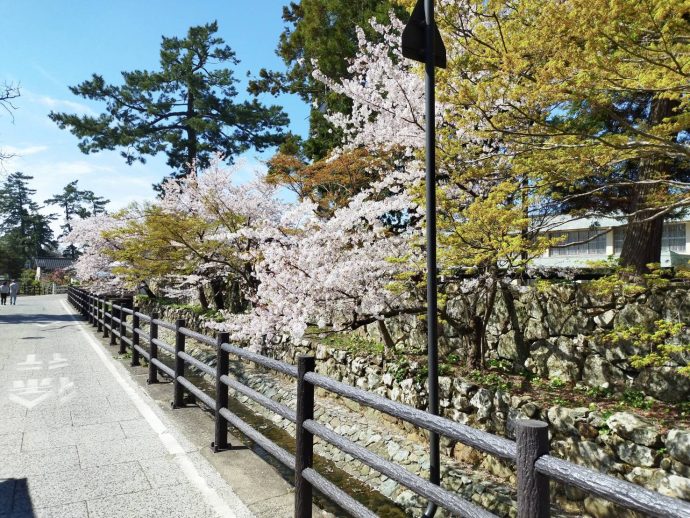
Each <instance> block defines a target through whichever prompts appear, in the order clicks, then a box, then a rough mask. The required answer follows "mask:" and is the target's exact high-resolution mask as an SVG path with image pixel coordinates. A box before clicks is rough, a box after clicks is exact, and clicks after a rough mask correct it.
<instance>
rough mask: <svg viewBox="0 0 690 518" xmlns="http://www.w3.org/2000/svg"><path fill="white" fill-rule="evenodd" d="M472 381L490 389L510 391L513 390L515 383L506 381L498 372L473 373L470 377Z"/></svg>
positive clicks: (476, 371)
mask: <svg viewBox="0 0 690 518" xmlns="http://www.w3.org/2000/svg"><path fill="white" fill-rule="evenodd" d="M468 377H469V378H470V379H471V380H472V381H475V382H477V383H479V384H480V385H484V386H486V387H489V388H494V389H500V390H504V391H509V390H511V389H512V388H513V383H512V382H511V381H510V380H507V379H505V377H504V376H501V375H500V374H497V373H496V372H484V371H478V370H475V371H472V372H470V374H469V376H468Z"/></svg>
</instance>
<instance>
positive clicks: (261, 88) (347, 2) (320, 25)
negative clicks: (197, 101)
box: [250, 0, 403, 160]
mask: <svg viewBox="0 0 690 518" xmlns="http://www.w3.org/2000/svg"><path fill="white" fill-rule="evenodd" d="M391 9H393V10H397V12H398V13H400V14H402V13H403V11H402V10H401V9H400V8H399V7H397V6H395V5H394V2H392V1H390V0H357V1H356V2H353V1H352V0H299V1H293V2H290V3H289V4H288V5H287V6H285V7H284V8H283V21H284V22H285V29H284V31H283V33H282V34H281V35H280V43H279V44H278V49H277V52H278V55H279V56H280V57H281V58H282V59H283V61H284V62H285V64H286V65H287V72H286V73H280V72H275V71H268V70H261V71H260V72H259V77H258V78H256V79H254V80H253V81H251V83H250V91H252V92H253V93H255V94H259V93H262V92H269V93H272V94H274V95H276V94H278V93H281V92H289V93H293V94H297V95H299V96H300V97H301V98H302V100H304V101H305V102H306V103H308V104H309V105H310V106H312V110H311V113H310V116H309V137H308V139H307V140H306V141H304V142H298V143H297V149H299V151H297V149H295V147H294V144H295V143H296V142H295V140H294V139H293V140H292V141H291V143H290V146H291V148H292V149H287V148H285V149H281V151H282V152H283V153H288V154H293V155H303V156H304V157H306V158H307V159H309V160H318V159H321V158H324V157H325V156H326V155H327V154H328V152H329V151H330V150H331V149H333V148H334V147H336V146H337V145H339V144H340V140H341V138H342V136H341V135H340V132H339V131H335V130H334V128H333V126H332V125H331V124H330V123H329V122H328V121H327V120H326V118H325V117H324V112H340V113H348V112H349V111H350V108H351V101H350V100H349V99H347V98H346V97H344V96H342V95H340V94H337V93H335V92H332V91H330V90H329V89H327V88H325V87H324V86H323V85H322V84H321V83H319V82H318V81H316V80H315V79H314V77H313V76H312V72H313V71H314V67H315V63H318V65H317V66H318V69H319V70H320V71H321V72H323V73H324V74H325V75H326V76H328V77H330V78H332V79H338V78H341V77H347V75H348V71H347V67H348V60H349V58H351V57H353V56H354V55H355V52H356V51H357V34H356V29H357V27H361V28H362V29H363V30H364V31H365V33H367V35H368V36H369V37H370V38H371V37H373V36H374V34H375V33H374V31H373V30H371V27H370V25H369V20H370V19H371V18H376V19H377V20H378V21H379V22H384V23H385V20H386V18H387V14H388V12H389V10H391Z"/></svg>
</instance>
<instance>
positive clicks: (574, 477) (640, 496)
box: [67, 287, 690, 518]
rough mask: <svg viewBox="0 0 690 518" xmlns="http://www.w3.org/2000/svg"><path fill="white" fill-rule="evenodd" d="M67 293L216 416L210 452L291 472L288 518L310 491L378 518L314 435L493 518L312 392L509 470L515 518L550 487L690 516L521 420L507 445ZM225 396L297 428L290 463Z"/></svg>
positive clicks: (460, 508) (153, 376)
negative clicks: (246, 379) (369, 443)
mask: <svg viewBox="0 0 690 518" xmlns="http://www.w3.org/2000/svg"><path fill="white" fill-rule="evenodd" d="M67 295H68V300H69V302H70V304H72V306H74V307H75V308H76V309H77V310H78V311H79V312H80V313H81V314H82V315H83V316H84V318H85V319H86V320H87V321H88V322H89V323H90V324H92V325H93V326H95V327H96V330H97V331H98V332H102V333H103V337H104V338H109V340H110V342H109V343H110V344H111V345H118V344H119V352H120V353H123V354H124V353H126V352H127V351H128V350H129V351H131V354H132V362H131V364H132V366H137V365H140V358H144V359H145V360H146V361H147V362H148V374H149V376H148V383H157V382H158V375H159V374H161V375H164V376H166V377H168V378H170V379H171V380H172V382H173V401H172V406H173V408H178V407H181V406H183V405H184V404H185V400H184V399H185V394H186V395H187V396H188V397H189V396H191V397H193V398H194V399H195V400H196V402H198V403H201V404H202V405H204V406H206V407H208V409H209V410H210V411H211V412H213V413H214V416H215V432H214V440H213V442H212V443H211V446H212V448H213V450H214V451H215V452H218V451H222V450H226V449H232V445H231V444H230V443H229V441H228V426H232V427H233V428H235V429H236V430H237V431H238V432H240V433H242V434H244V435H245V436H246V437H248V438H249V439H250V440H252V441H253V442H255V443H256V444H258V445H259V446H260V447H262V448H263V449H264V450H266V451H267V452H268V453H269V454H270V455H272V456H273V457H274V458H275V459H276V460H278V461H279V462H281V463H282V464H284V465H285V466H287V467H288V468H290V469H292V470H294V472H295V516H296V517H298V518H310V517H311V516H312V491H313V489H317V490H318V491H320V492H321V493H322V494H323V495H325V496H326V497H328V498H329V499H331V500H332V501H333V502H335V503H336V504H338V505H339V506H340V507H341V508H343V509H344V510H345V511H347V512H348V513H350V514H351V515H352V516H355V517H366V518H370V517H374V516H376V514H375V513H373V512H372V511H371V510H369V509H367V508H366V507H365V506H363V505H362V504H361V503H360V502H358V501H357V500H355V499H354V498H353V497H351V496H350V495H348V494H347V493H346V492H345V491H343V490H342V489H341V488H339V487H338V486H336V485H335V484H333V483H332V482H331V481H329V480H328V479H326V478H325V477H324V476H323V475H321V474H320V473H318V472H317V471H316V470H315V469H314V467H313V456H314V437H317V438H318V439H319V440H321V441H324V442H326V443H330V444H332V445H334V446H336V447H337V448H338V449H340V450H341V451H342V452H344V453H346V454H348V455H350V456H352V457H353V458H355V459H357V460H359V461H361V462H362V463H364V464H366V465H367V466H369V467H370V468H372V469H374V470H376V471H378V472H379V473H381V474H382V475H385V476H387V477H389V478H391V479H393V480H395V481H396V482H398V483H399V484H401V485H403V486H405V487H407V488H409V489H410V490H412V491H413V492H415V493H416V494H417V495H419V496H422V497H424V498H426V499H428V500H429V501H431V502H434V503H435V504H437V505H438V506H440V507H443V508H445V509H447V510H449V511H451V512H452V513H454V514H455V515H457V516H463V517H473V518H488V517H492V516H495V515H494V514H492V513H490V512H489V511H486V510H484V509H482V508H481V507H478V506H477V505H476V504H474V503H472V502H470V501H468V500H466V499H464V498H462V497H461V496H460V495H458V494H456V493H453V492H451V491H448V490H446V489H443V488H441V487H439V486H437V485H434V484H432V483H431V482H429V481H428V480H425V479H423V478H421V477H419V476H418V475H416V474H414V473H412V472H410V471H408V470H407V469H405V468H403V467H402V466H399V465H397V464H395V463H394V462H391V461H389V460H387V459H384V458H383V457H381V456H379V455H377V454H375V453H373V452H372V451H370V450H368V449H367V448H365V447H363V446H361V445H359V444H357V443H355V442H352V441H350V440H349V439H347V438H346V437H343V436H342V435H340V434H338V433H336V432H334V431H333V430H331V429H330V428H327V427H326V426H324V425H323V424H322V423H319V422H318V421H317V420H316V419H315V417H314V407H315V402H314V392H315V389H316V388H321V389H323V390H325V391H328V392H330V393H333V394H336V395H338V396H341V397H343V398H346V399H349V400H351V401H354V402H356V403H359V404H360V405H362V406H365V407H368V408H372V409H375V410H378V411H380V412H383V413H385V414H388V415H390V416H393V417H395V418H397V419H401V420H403V421H406V422H408V423H410V424H413V425H415V426H417V427H419V428H421V429H423V430H427V431H430V432H435V433H438V434H440V435H443V436H445V437H448V438H450V439H453V440H455V441H458V442H460V443H462V444H464V445H467V446H470V447H472V448H475V449H477V450H479V451H482V452H484V453H488V454H491V455H494V456H496V457H499V458H500V459H503V460H504V461H508V462H511V463H513V464H514V465H515V467H516V475H517V516H518V518H535V517H537V518H547V517H549V516H550V513H551V503H550V496H549V481H550V480H554V481H557V482H560V483H563V484H567V485H570V486H573V487H576V488H578V489H580V490H582V491H584V492H586V493H588V494H591V495H596V496H598V497H600V498H603V499H606V500H609V501H611V502H613V503H615V504H617V505H620V506H622V507H625V508H628V509H631V510H635V511H640V512H642V513H646V514H647V515H648V516H657V517H670V518H688V517H690V503H688V502H684V501H682V500H678V499H675V498H671V497H668V496H664V495H662V494H660V493H658V492H655V491H651V490H648V489H645V488H642V487H640V486H637V485H635V484H632V483H630V482H627V481H625V480H621V479H618V478H615V477H612V476H610V475H606V474H604V473H600V472H598V471H595V470H592V469H589V468H585V467H583V466H580V465H578V464H574V463H572V462H568V461H565V460H562V459H559V458H556V457H553V456H551V455H549V441H548V427H547V425H546V423H543V422H540V421H533V420H526V419H525V420H516V421H515V422H514V425H515V431H516V433H515V435H516V440H515V441H512V440H509V439H506V438H504V437H499V436H497V435H493V434H490V433H488V432H484V431H482V430H477V429H475V428H472V427H470V426H466V425H463V424H460V423H456V422H454V421H450V420H449V419H445V418H443V417H440V416H435V415H431V414H429V413H427V412H424V411H422V410H419V409H416V408H413V407H410V406H407V405H404V404H402V403H397V402H395V401H391V400H389V399H387V398H385V397H382V396H379V395H377V394H374V393H372V392H368V391H365V390H362V389H359V388H356V387H352V386H351V385H347V384H345V383H342V382H339V381H336V380H333V379H331V378H328V377H327V376H323V375H321V374H317V373H316V372H314V370H315V360H314V358H313V357H311V356H300V357H299V358H298V365H297V366H294V365H289V364H287V363H285V362H281V361H278V360H274V359H272V358H267V357H265V356H262V355H260V354H257V353H253V352H251V351H248V350H246V349H243V348H241V347H237V346H235V345H232V344H230V343H229V342H230V340H229V337H228V335H227V333H219V334H218V336H216V337H215V338H210V337H208V336H206V335H203V334H201V333H198V332H196V331H193V330H191V329H189V328H187V327H185V321H184V320H177V321H176V322H175V323H170V322H166V321H164V320H161V319H160V318H159V315H157V314H152V315H146V314H144V313H141V312H140V311H139V308H137V307H135V306H134V305H133V302H132V300H131V299H129V300H128V299H116V298H104V297H100V296H98V295H94V294H92V293H89V292H87V291H85V290H82V289H80V288H74V287H71V288H70V289H69V290H68V294H67ZM142 324H143V325H146V326H147V327H148V331H145V330H144V329H142V328H141V326H142ZM160 328H163V329H167V330H168V331H171V332H172V333H174V335H175V343H174V344H169V343H167V342H165V341H164V340H162V339H160V338H159V337H158V332H159V329H160ZM187 339H190V340H196V341H198V342H200V343H203V344H206V345H208V346H211V347H214V348H215V350H216V362H215V365H209V364H207V363H204V362H203V361H201V360H199V359H198V358H195V357H194V356H192V355H191V354H189V353H188V352H186V350H185V349H186V341H187ZM161 353H164V354H165V356H166V357H167V358H168V361H172V365H173V366H172V367H170V366H169V365H166V363H164V361H163V359H162V358H161V357H160V354H161ZM231 355H232V356H234V357H237V358H239V359H241V360H246V361H249V362H252V363H254V364H256V365H260V366H262V367H264V368H267V369H270V370H273V371H276V372H280V373H282V374H285V375H287V376H289V377H291V378H295V379H296V383H297V385H296V389H297V404H296V408H295V409H292V408H289V407H288V406H285V405H283V404H282V403H279V402H277V401H274V400H272V399H271V398H269V397H266V396H264V395H263V394H261V393H259V392H257V391H255V390H254V389H252V388H251V387H248V386H247V385H244V384H242V383H240V382H239V381H237V380H235V379H233V378H231V377H230V373H229V370H230V369H229V358H230V356H231ZM187 366H190V367H193V368H195V369H196V370H198V371H200V372H202V373H204V374H205V375H206V376H209V377H210V378H211V379H213V380H215V384H216V396H215V398H214V397H212V396H211V395H209V394H207V393H206V392H204V391H203V390H202V389H201V388H200V387H198V386H196V385H194V383H192V381H190V380H189V379H188V378H187V377H185V370H186V367H187ZM230 389H231V390H233V391H234V392H235V393H238V394H242V395H244V396H246V397H248V398H249V399H251V400H252V401H254V402H255V403H257V404H259V405H261V406H262V407H264V408H266V409H267V410H269V411H271V412H273V413H275V414H277V415H278V416H280V417H282V418H284V419H286V420H288V421H290V422H292V423H294V424H295V430H296V432H295V452H296V453H295V455H292V454H291V453H289V452H288V451H286V450H285V449H283V448H282V447H280V446H278V445H277V444H275V443H274V442H273V441H271V440H270V439H268V438H267V437H266V436H264V435H263V434H262V433H261V432H259V431H257V430H256V429H254V428H252V427H251V426H250V425H249V424H248V423H247V422H246V421H244V420H243V419H242V418H240V417H239V416H237V415H236V414H234V413H233V412H231V411H230V409H229V408H228V402H229V390H230Z"/></svg>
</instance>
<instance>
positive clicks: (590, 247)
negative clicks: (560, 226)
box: [551, 230, 606, 256]
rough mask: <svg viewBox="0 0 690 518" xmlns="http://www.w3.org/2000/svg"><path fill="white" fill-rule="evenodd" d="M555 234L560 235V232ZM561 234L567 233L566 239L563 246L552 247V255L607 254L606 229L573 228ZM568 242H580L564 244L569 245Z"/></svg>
mask: <svg viewBox="0 0 690 518" xmlns="http://www.w3.org/2000/svg"><path fill="white" fill-rule="evenodd" d="M555 235H556V236H558V235H559V234H555ZM560 235H565V236H566V239H565V241H564V242H563V243H562V244H561V246H559V247H555V248H552V249H551V255H552V256H558V255H605V254H606V232H605V231H604V230H571V231H568V232H564V233H563V234H560ZM595 236H596V237H595ZM568 243H578V244H576V245H570V246H563V245H568Z"/></svg>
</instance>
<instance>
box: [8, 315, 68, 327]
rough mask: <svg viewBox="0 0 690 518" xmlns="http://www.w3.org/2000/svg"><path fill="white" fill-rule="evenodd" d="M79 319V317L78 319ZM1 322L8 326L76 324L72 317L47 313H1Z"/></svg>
mask: <svg viewBox="0 0 690 518" xmlns="http://www.w3.org/2000/svg"><path fill="white" fill-rule="evenodd" d="M77 319H78V317H77ZM0 322H2V323H8V324H58V323H60V322H69V323H72V322H74V317H73V316H72V315H65V314H62V315H59V314H58V315H50V314H45V313H14V314H2V313H0Z"/></svg>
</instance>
